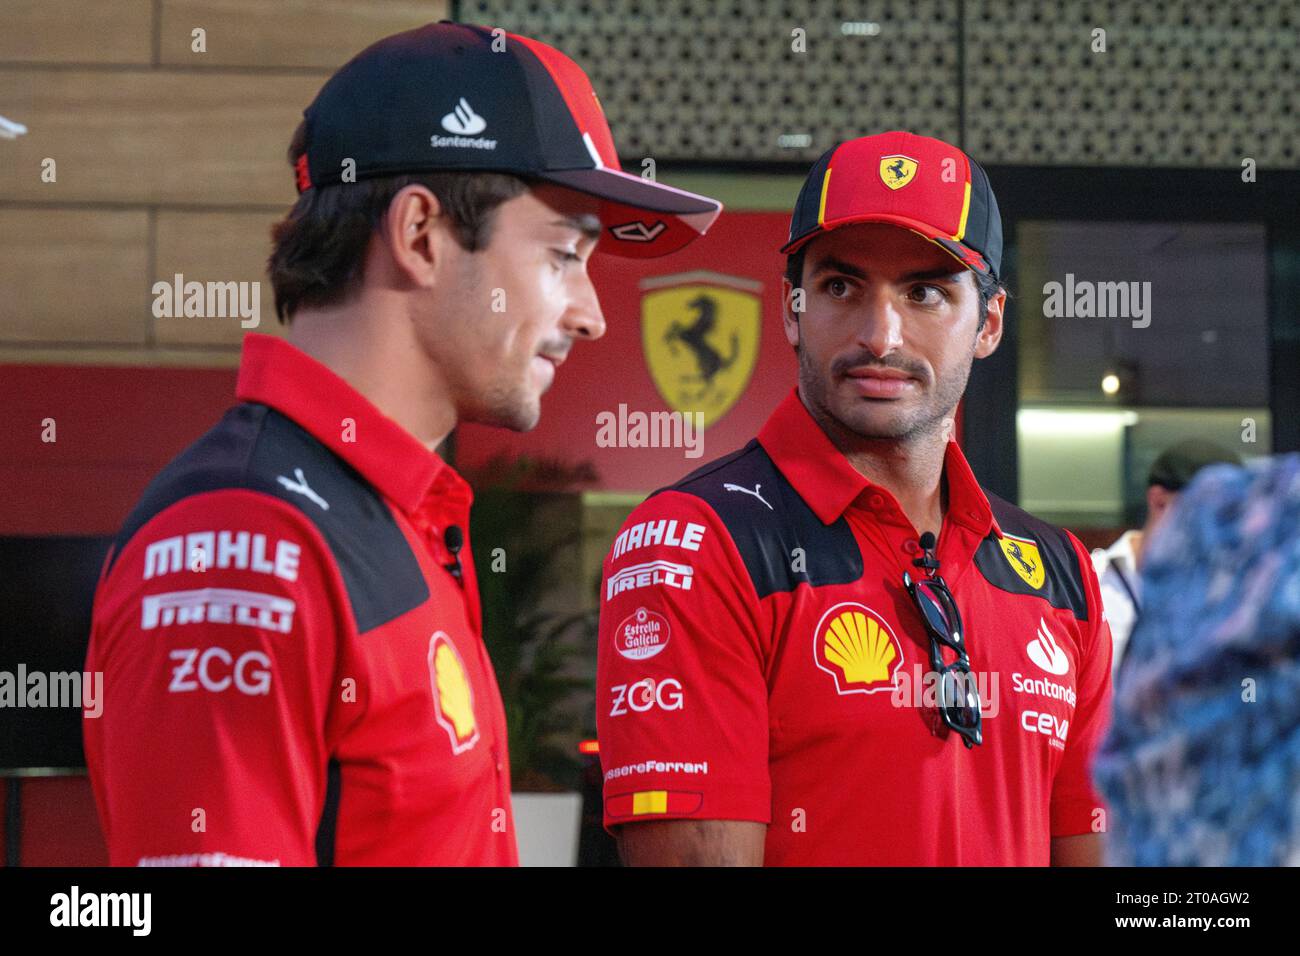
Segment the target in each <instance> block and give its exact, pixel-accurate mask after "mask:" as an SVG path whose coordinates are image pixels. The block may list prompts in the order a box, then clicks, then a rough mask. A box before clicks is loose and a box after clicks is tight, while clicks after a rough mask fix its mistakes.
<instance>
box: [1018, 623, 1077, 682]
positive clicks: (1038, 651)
mask: <svg viewBox="0 0 1300 956" xmlns="http://www.w3.org/2000/svg"><path fill="white" fill-rule="evenodd" d="M1025 650H1026V651H1027V652H1028V653H1029V659H1030V660H1031V661H1033V662H1034V663H1035V664H1037V665H1038V667H1039V669H1040V670H1044V671H1046V672H1047V673H1049V674H1053V675H1055V676H1057V677H1060V676H1062V675H1064V674H1068V673H1069V672H1070V658H1069V657H1067V656H1066V654H1065V651H1063V650H1061V645H1059V644H1057V643H1056V638H1054V637H1053V636H1052V632H1051V631H1049V630H1048V629H1047V622H1046V621H1045V620H1043V619H1042V618H1041V617H1040V618H1039V619H1038V636H1037V637H1036V638H1035V639H1034V640H1032V641H1030V642H1029V645H1028V646H1027V647H1026V648H1025Z"/></svg>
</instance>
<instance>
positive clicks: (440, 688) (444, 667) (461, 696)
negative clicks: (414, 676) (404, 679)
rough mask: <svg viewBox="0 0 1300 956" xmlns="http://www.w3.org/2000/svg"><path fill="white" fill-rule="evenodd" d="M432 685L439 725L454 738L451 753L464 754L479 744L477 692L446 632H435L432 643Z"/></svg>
mask: <svg viewBox="0 0 1300 956" xmlns="http://www.w3.org/2000/svg"><path fill="white" fill-rule="evenodd" d="M429 682H430V684H432V685H433V704H434V707H435V709H436V714H437V719H438V723H439V724H441V725H442V729H443V730H445V731H447V736H448V737H450V738H451V752H452V753H453V754H460V753H464V752H465V751H466V750H469V749H470V748H471V747H473V746H474V745H475V744H476V743H478V722H477V721H476V720H475V719H474V689H473V688H472V687H470V683H469V677H468V676H467V675H466V673H465V664H464V662H463V661H462V660H461V659H460V653H459V652H458V651H457V650H456V645H455V644H453V643H452V642H451V638H450V637H448V636H447V633H446V632H445V631H437V632H435V633H434V635H433V637H432V638H430V640H429Z"/></svg>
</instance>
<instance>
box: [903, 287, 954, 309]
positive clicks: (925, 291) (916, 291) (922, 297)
mask: <svg viewBox="0 0 1300 956" xmlns="http://www.w3.org/2000/svg"><path fill="white" fill-rule="evenodd" d="M908 297H909V298H911V300H912V301H913V302H917V303H919V304H921V305H938V304H939V303H940V302H942V301H943V300H944V299H946V298H948V293H947V292H945V291H944V290H943V289H941V288H939V287H938V286H937V285H916V286H912V289H911V291H910V292H908Z"/></svg>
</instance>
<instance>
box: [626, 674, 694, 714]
mask: <svg viewBox="0 0 1300 956" xmlns="http://www.w3.org/2000/svg"><path fill="white" fill-rule="evenodd" d="M609 692H610V693H611V694H613V695H614V704H613V706H612V707H610V709H609V716H611V717H621V716H623V715H624V714H626V713H627V712H628V710H629V708H630V709H631V711H632V712H633V713H637V714H644V713H645V712H646V711H648V710H651V709H653V708H655V707H658V708H659V709H660V710H681V709H682V704H683V703H684V700H685V698H684V695H683V694H682V683H681V681H679V680H677V679H676V678H674V677H666V678H664V679H663V680H661V681H659V682H658V683H656V682H655V680H654V678H653V677H647V678H645V679H644V680H639V681H637V682H636V683H635V684H617V685H615V686H613V687H611V688H610V689H609Z"/></svg>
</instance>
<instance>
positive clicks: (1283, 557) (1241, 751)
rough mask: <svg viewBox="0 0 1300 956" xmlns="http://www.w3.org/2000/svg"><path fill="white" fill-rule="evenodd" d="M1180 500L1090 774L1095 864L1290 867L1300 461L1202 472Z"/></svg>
mask: <svg viewBox="0 0 1300 956" xmlns="http://www.w3.org/2000/svg"><path fill="white" fill-rule="evenodd" d="M1181 497H1182V499H1183V500H1181V501H1179V502H1178V504H1177V505H1176V506H1175V508H1174V511H1173V513H1172V514H1171V515H1170V516H1169V518H1168V520H1167V521H1166V522H1165V523H1164V526H1163V527H1161V528H1160V529H1159V531H1158V532H1157V533H1156V534H1155V535H1154V536H1153V538H1152V540H1151V542H1150V544H1149V545H1148V548H1149V552H1148V555H1147V557H1146V560H1145V561H1144V567H1143V582H1142V587H1143V594H1144V607H1143V614H1142V618H1141V620H1140V622H1139V623H1138V626H1137V628H1136V630H1135V631H1134V633H1133V636H1132V638H1131V641H1130V646H1129V650H1128V653H1127V655H1126V658H1125V661H1124V665H1123V667H1121V669H1120V672H1119V675H1118V677H1117V679H1116V683H1115V693H1114V714H1113V718H1112V721H1111V726H1110V731H1109V734H1108V736H1107V739H1106V741H1105V742H1104V744H1103V746H1102V749H1101V750H1100V752H1099V753H1098V755H1097V757H1096V760H1095V763H1094V776H1095V779H1096V782H1097V784H1098V786H1099V788H1100V790H1101V792H1102V793H1103V794H1104V796H1105V799H1106V802H1107V804H1108V806H1109V810H1110V819H1109V837H1108V841H1107V862H1109V863H1111V864H1114V865H1121V866H1296V865H1300V455H1294V454H1293V455H1287V456H1283V457H1278V458H1274V459H1270V460H1267V461H1263V462H1256V463H1254V464H1252V465H1250V466H1248V467H1245V468H1238V467H1233V466H1231V465H1214V466H1211V467H1209V468H1207V469H1205V470H1204V471H1203V472H1202V473H1201V474H1200V475H1198V476H1197V478H1196V480H1195V481H1194V482H1193V483H1192V484H1191V485H1190V486H1189V487H1188V488H1187V489H1186V491H1184V492H1183V494H1182V496H1181Z"/></svg>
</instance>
